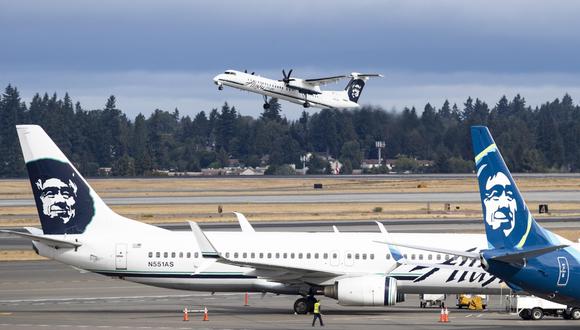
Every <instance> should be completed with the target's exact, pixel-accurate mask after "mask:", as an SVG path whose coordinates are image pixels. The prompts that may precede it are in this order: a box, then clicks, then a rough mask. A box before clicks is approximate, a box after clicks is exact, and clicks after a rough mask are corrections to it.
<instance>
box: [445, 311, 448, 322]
mask: <svg viewBox="0 0 580 330" xmlns="http://www.w3.org/2000/svg"><path fill="white" fill-rule="evenodd" d="M447 322H449V310H448V309H447V307H445V323H447Z"/></svg>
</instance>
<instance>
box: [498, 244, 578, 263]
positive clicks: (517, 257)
mask: <svg viewBox="0 0 580 330" xmlns="http://www.w3.org/2000/svg"><path fill="white" fill-rule="evenodd" d="M565 247H568V245H554V246H548V247H543V248H539V249H526V250H522V251H520V252H507V253H503V254H498V255H495V256H492V257H491V258H490V259H491V260H495V261H502V262H507V263H519V262H521V261H522V260H524V259H530V258H534V257H537V256H540V255H542V254H546V253H549V252H552V251H556V250H559V249H563V248H565Z"/></svg>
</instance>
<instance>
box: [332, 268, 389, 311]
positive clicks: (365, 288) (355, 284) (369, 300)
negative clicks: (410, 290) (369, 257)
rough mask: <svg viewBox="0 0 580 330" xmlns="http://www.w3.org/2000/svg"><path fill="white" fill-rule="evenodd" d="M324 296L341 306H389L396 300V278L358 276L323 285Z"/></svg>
mask: <svg viewBox="0 0 580 330" xmlns="http://www.w3.org/2000/svg"><path fill="white" fill-rule="evenodd" d="M324 295H325V296H326V297H330V298H334V299H337V300H338V303H339V304H340V305H343V306H391V305H394V304H396V303H397V302H398V301H397V280H396V279H394V278H392V277H388V276H387V277H386V276H374V275H369V276H358V277H349V278H345V279H341V280H338V281H336V282H335V283H334V285H330V286H326V287H324Z"/></svg>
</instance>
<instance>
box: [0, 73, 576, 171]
mask: <svg viewBox="0 0 580 330" xmlns="http://www.w3.org/2000/svg"><path fill="white" fill-rule="evenodd" d="M269 102H270V108H269V109H267V110H264V111H263V112H262V113H261V115H260V116H259V117H258V118H253V117H250V116H242V115H240V114H239V113H238V112H237V111H236V109H235V107H234V106H230V105H229V104H228V103H225V104H223V105H222V106H221V108H219V109H218V108H214V109H211V110H209V111H208V112H206V111H200V112H198V113H197V114H196V115H195V116H194V117H190V116H182V115H180V113H179V111H178V110H177V109H175V110H174V111H165V110H160V109H156V110H155V111H153V112H152V113H151V114H150V115H149V116H147V117H146V116H144V115H143V114H139V115H138V116H137V117H136V118H135V119H130V118H128V117H127V116H126V115H125V114H124V113H123V111H121V110H120V109H117V106H116V100H115V97H114V96H110V97H109V99H108V100H107V101H106V103H105V106H104V108H102V109H96V110H87V109H84V108H83V107H82V106H81V104H80V103H79V102H76V103H74V102H73V100H72V99H71V97H70V96H69V95H68V94H65V95H64V97H62V98H59V97H58V96H57V95H56V94H53V95H48V94H46V93H45V94H44V95H42V96H41V95H40V94H36V95H34V97H33V98H32V100H31V101H30V102H29V103H26V102H24V101H22V99H21V97H20V93H19V91H18V89H17V88H16V87H13V86H11V85H8V86H7V87H6V88H5V90H4V93H3V94H2V95H1V96H0V154H1V155H2V158H1V159H2V166H1V167H0V177H22V176H25V175H26V172H25V166H24V162H23V159H22V155H21V151H20V145H19V143H18V137H17V134H16V129H15V125H16V124H39V125H41V126H42V127H43V128H44V130H45V131H46V132H47V133H48V134H49V135H50V136H51V138H52V139H53V140H54V141H55V142H56V144H57V145H58V146H59V147H60V148H61V149H62V150H63V152H64V153H65V154H66V155H67V156H68V158H69V159H70V160H71V161H72V162H74V163H75V165H76V166H77V167H78V168H79V170H80V171H81V172H82V173H83V174H85V175H87V176H97V175H99V168H103V167H105V168H111V174H112V175H115V176H147V175H153V174H155V171H154V170H174V171H180V172H185V171H200V170H201V169H202V168H208V167H213V168H219V167H224V166H228V164H229V163H230V160H231V159H237V160H239V162H240V163H241V164H243V165H245V166H248V167H256V166H264V165H269V170H268V172H267V173H268V174H287V173H288V168H287V166H286V165H287V164H295V165H296V167H297V168H301V167H302V162H301V160H300V156H302V155H304V154H306V153H313V155H314V157H312V158H311V159H310V161H309V162H308V164H307V166H308V167H309V173H327V172H328V163H327V159H328V157H332V158H334V159H338V160H339V161H341V162H342V163H343V165H344V167H343V170H342V171H343V173H351V172H352V170H353V169H358V168H360V166H361V162H362V160H363V159H365V158H377V149H376V148H375V141H377V140H379V141H386V148H385V150H383V151H382V152H383V158H393V159H395V158H396V159H398V160H399V162H398V164H399V166H400V167H401V168H400V169H407V168H408V169H410V170H412V171H423V172H434V173H462V172H463V173H466V172H471V171H473V162H472V158H473V155H472V152H471V139H470V126H472V125H487V126H489V127H490V130H491V132H492V134H493V135H494V138H495V140H496V142H497V143H498V144H499V146H500V148H501V150H502V154H503V155H504V158H505V160H506V162H507V163H508V166H509V167H510V168H511V169H512V170H513V171H516V172H548V171H550V172H552V171H553V172H578V171H580V148H578V147H577V146H578V145H579V144H580V107H579V106H578V105H575V104H574V102H573V100H572V98H571V97H570V96H569V95H568V94H566V95H564V96H563V97H562V99H561V100H560V99H555V100H553V101H549V102H546V103H544V104H542V105H541V106H536V107H531V106H529V105H527V104H526V101H525V99H524V98H523V97H521V96H520V95H517V96H515V97H514V98H513V99H511V100H508V99H507V98H506V97H505V96H503V97H501V98H500V99H499V101H498V102H497V103H496V104H495V105H493V106H489V105H488V104H486V103H485V102H483V101H482V100H479V99H473V98H468V99H467V100H466V101H465V102H464V103H463V104H461V105H457V104H450V102H448V101H445V102H444V103H443V104H442V105H441V106H440V107H439V108H437V107H435V106H433V105H431V104H429V103H428V104H426V105H425V107H424V108H423V109H422V111H421V112H420V113H418V111H417V110H416V109H415V108H414V107H411V108H404V109H403V110H402V111H385V110H383V109H382V108H380V107H371V106H364V107H362V108H360V109H356V110H336V109H326V110H321V111H318V112H316V113H312V114H310V113H308V112H306V111H304V112H303V113H302V115H301V117H300V118H299V119H297V120H288V119H286V118H285V117H283V116H282V108H281V105H280V103H279V102H278V101H277V100H276V99H271V100H270V101H269ZM416 159H422V160H431V161H433V166H430V167H416V166H414V164H413V161H414V160H416ZM375 171H378V172H381V171H386V169H385V168H381V169H377V170H375Z"/></svg>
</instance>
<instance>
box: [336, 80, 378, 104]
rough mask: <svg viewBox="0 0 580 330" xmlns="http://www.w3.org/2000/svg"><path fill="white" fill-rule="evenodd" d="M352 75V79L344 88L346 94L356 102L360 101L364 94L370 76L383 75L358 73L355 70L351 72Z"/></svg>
mask: <svg viewBox="0 0 580 330" xmlns="http://www.w3.org/2000/svg"><path fill="white" fill-rule="evenodd" d="M350 76H351V79H350V81H349V82H348V84H347V85H346V87H345V88H344V90H345V91H346V95H348V99H349V100H351V101H352V102H355V103H358V99H359V97H360V95H361V94H362V91H363V88H364V87H365V83H366V81H367V80H368V79H369V78H373V77H382V75H380V74H376V73H358V72H353V73H351V74H350Z"/></svg>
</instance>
